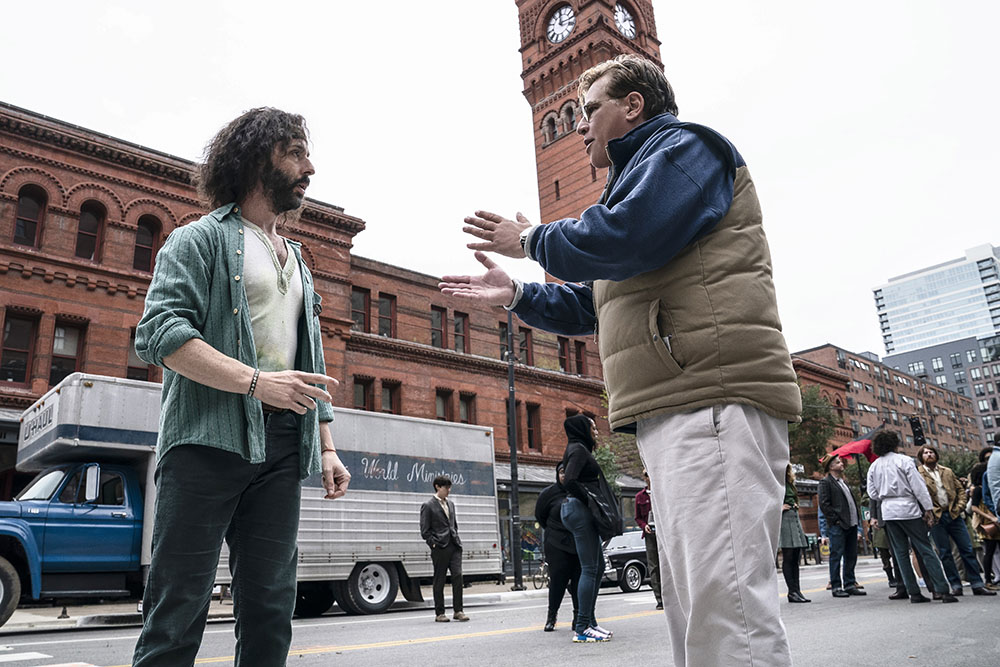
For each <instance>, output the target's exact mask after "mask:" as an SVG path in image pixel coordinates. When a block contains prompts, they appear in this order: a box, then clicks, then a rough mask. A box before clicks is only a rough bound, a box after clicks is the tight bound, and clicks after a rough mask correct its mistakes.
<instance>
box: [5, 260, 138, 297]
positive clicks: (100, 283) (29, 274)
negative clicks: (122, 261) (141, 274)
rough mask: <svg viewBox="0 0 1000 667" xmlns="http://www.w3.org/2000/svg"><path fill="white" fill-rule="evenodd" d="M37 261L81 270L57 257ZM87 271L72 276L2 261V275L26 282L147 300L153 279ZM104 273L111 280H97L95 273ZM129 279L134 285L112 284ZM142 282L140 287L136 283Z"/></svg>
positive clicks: (96, 268)
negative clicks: (38, 280) (60, 284)
mask: <svg viewBox="0 0 1000 667" xmlns="http://www.w3.org/2000/svg"><path fill="white" fill-rule="evenodd" d="M5 252H6V253H9V254H15V255H22V256H23V255H27V256H29V257H32V256H33V253H23V252H19V251H12V250H11V249H10V248H5ZM37 259H42V260H44V261H45V262H48V263H51V264H56V265H58V266H62V267H66V268H67V269H72V270H73V271H74V272H76V271H79V270H80V267H79V266H77V265H76V264H74V263H72V262H69V261H66V260H65V259H62V258H55V257H51V256H48V255H45V256H41V257H38V258H37ZM87 270H88V271H89V272H91V275H79V274H78V275H70V273H68V272H66V271H58V270H55V271H54V270H53V269H52V267H45V266H30V265H28V264H24V263H20V262H16V261H11V260H9V259H0V275H3V274H7V273H9V272H15V273H20V274H21V277H22V278H24V279H25V280H28V279H31V278H41V279H42V280H44V281H45V282H47V283H51V282H54V281H56V280H61V281H63V282H64V283H66V287H75V286H76V285H77V284H81V285H84V286H85V287H86V288H87V289H88V290H95V289H102V290H105V291H106V292H107V293H108V294H116V293H118V292H123V293H125V294H126V295H127V296H128V297H129V298H130V299H134V298H136V297H137V296H138V297H145V296H146V290H147V288H148V286H149V280H150V278H146V279H142V278H138V277H137V276H136V275H135V274H136V273H138V272H130V271H116V270H113V269H106V268H102V267H98V266H94V267H88V268H87ZM94 273H97V274H101V275H104V276H107V277H108V278H110V279H111V280H108V279H104V278H97V277H95V276H94V275H93V274H94ZM116 279H117V280H128V281H129V283H131V284H122V283H116V282H112V280H116ZM136 283H140V284H136Z"/></svg>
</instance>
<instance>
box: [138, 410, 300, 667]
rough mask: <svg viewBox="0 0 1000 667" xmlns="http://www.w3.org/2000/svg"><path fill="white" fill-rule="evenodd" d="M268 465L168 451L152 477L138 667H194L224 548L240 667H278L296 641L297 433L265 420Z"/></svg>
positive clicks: (292, 426) (275, 419) (286, 421)
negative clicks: (148, 555) (152, 509)
mask: <svg viewBox="0 0 1000 667" xmlns="http://www.w3.org/2000/svg"><path fill="white" fill-rule="evenodd" d="M266 417H268V419H266V420H265V428H266V430H267V438H266V442H267V459H266V461H265V462H264V463H260V464H253V465H251V464H250V463H248V462H247V461H246V460H245V459H243V458H242V457H241V456H239V455H238V454H233V453H231V452H224V451H222V450H220V449H215V448H214V447H205V446H202V445H183V446H179V447H175V448H173V449H171V450H170V451H169V452H167V453H166V455H165V456H164V457H163V459H162V460H161V461H160V463H159V466H158V467H157V470H156V490H157V496H156V523H155V524H154V528H153V554H152V563H151V565H150V570H149V581H148V582H147V584H146V594H145V598H144V599H143V628H142V634H141V635H140V636H139V641H138V643H137V644H136V647H135V656H134V658H133V665H134V666H135V667H160V666H162V667H183V666H185V665H193V664H194V661H195V656H196V655H197V653H198V648H199V646H200V645H201V637H202V634H203V633H204V630H205V620H206V618H207V616H208V609H209V605H210V604H211V595H212V587H213V585H214V583H215V574H216V569H217V568H218V564H219V554H220V552H221V549H222V540H223V539H225V540H226V543H227V544H228V545H229V570H230V572H231V573H232V577H233V584H232V591H233V614H234V616H235V617H236V661H235V665H236V666H237V667H239V666H240V665H242V666H243V667H250V666H251V665H252V666H253V667H258V666H259V667H282V666H283V665H284V664H285V660H286V658H287V657H288V647H289V645H290V643H291V640H292V611H293V610H294V608H295V564H296V556H297V549H296V535H297V533H298V525H299V500H300V482H299V429H298V421H297V418H296V416H295V415H294V414H293V413H291V412H286V413H278V414H274V415H266Z"/></svg>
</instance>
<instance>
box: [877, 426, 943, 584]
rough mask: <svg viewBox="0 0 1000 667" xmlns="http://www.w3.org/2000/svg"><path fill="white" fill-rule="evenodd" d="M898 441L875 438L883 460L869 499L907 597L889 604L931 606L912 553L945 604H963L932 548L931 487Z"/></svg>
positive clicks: (892, 435)
mask: <svg viewBox="0 0 1000 667" xmlns="http://www.w3.org/2000/svg"><path fill="white" fill-rule="evenodd" d="M899 444H900V440H899V435H897V434H896V432H895V431H879V433H878V434H877V435H876V436H875V437H874V438H872V451H873V452H874V453H875V456H877V457H878V458H877V459H875V461H874V462H873V463H872V464H871V467H869V468H868V497H869V500H870V507H871V516H872V519H871V524H872V526H873V527H878V526H882V527H883V528H885V531H886V533H888V535H889V545H890V546H891V547H892V553H893V554H895V556H896V564H897V565H898V566H899V573H900V576H901V578H902V579H903V585H904V586H905V591H904V590H902V589H898V588H897V590H896V592H895V593H893V594H892V595H890V596H889V599H890V600H905V599H906V596H907V595H909V597H910V602H913V603H920V602H930V598H928V597H925V596H924V595H923V593H921V592H920V586H919V585H918V583H917V577H916V575H915V574H914V573H913V566H911V565H910V548H911V547H912V548H913V551H914V553H916V554H917V557H918V558H919V559H920V561H921V562H922V563H923V568H924V569H925V570H926V574H925V576H926V577H927V578H928V580H929V581H928V583H929V584H930V586H931V589H932V591H933V592H934V593H935V598H936V599H937V598H939V599H941V601H942V602H946V603H947V602H958V598H956V597H955V596H954V595H952V594H951V592H950V589H949V588H948V580H947V579H945V575H944V569H942V567H941V562H940V561H939V560H938V557H937V554H935V553H934V550H933V548H932V547H931V540H930V536H929V535H928V533H927V530H928V528H930V526H933V525H934V501H932V500H931V495H930V493H929V492H928V490H927V484H925V483H924V480H923V478H922V477H921V476H920V473H919V472H918V471H917V466H916V464H915V463H914V462H913V459H911V458H910V457H909V456H906V455H905V454H900V453H899V451H898V450H899Z"/></svg>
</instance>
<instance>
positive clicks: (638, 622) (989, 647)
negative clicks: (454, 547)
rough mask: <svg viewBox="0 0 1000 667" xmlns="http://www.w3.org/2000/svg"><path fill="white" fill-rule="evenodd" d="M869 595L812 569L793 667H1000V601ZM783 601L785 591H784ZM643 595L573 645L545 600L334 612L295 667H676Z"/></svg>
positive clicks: (303, 645) (615, 608)
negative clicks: (831, 584) (455, 618)
mask: <svg viewBox="0 0 1000 667" xmlns="http://www.w3.org/2000/svg"><path fill="white" fill-rule="evenodd" d="M858 574H859V579H860V580H861V581H862V583H864V584H865V586H866V589H867V591H868V593H869V594H868V596H866V597H858V598H847V599H836V598H833V597H831V596H830V593H829V591H826V590H825V585H826V580H827V575H826V571H825V569H824V568H816V567H813V568H805V569H804V570H803V573H802V584H803V590H804V591H805V592H806V595H807V597H811V598H812V600H813V602H812V603H811V604H801V605H789V604H787V603H785V602H784V601H783V602H782V611H783V614H784V620H785V624H786V627H787V628H788V633H789V638H790V640H791V643H792V650H793V655H794V657H795V662H796V664H797V665H824V666H826V665H872V666H878V667H882V666H890V667H891V666H894V665H912V666H921V667H927V666H942V667H944V666H947V667H952V666H956V665H962V666H964V667H978V666H980V665H981V666H984V667H985V666H987V665H988V666H990V667H993V666H995V665H996V664H998V657H997V656H998V655H1000V633H998V632H997V631H996V628H997V625H998V620H1000V596H998V597H995V598H983V597H972V596H970V595H968V594H966V596H965V597H963V598H962V600H961V602H959V603H958V604H951V605H943V604H941V603H931V604H923V605H913V604H910V603H909V602H905V601H903V602H894V601H890V600H888V599H887V597H886V596H887V595H888V594H889V592H890V591H889V588H888V587H887V585H886V583H885V577H884V574H883V573H882V571H881V569H879V566H878V564H877V563H876V562H874V561H872V560H870V559H866V560H864V561H863V562H862V563H861V564H859V567H858ZM780 587H781V590H782V591H784V586H783V584H782V585H781V586H780ZM653 605H654V601H653V595H652V593H651V592H650V591H649V589H648V588H644V589H643V590H642V591H640V592H639V593H634V594H623V593H620V592H618V590H617V589H616V588H614V589H610V588H607V589H604V590H603V591H602V595H601V596H600V598H599V601H598V616H599V620H600V622H601V624H602V625H604V626H605V627H608V628H611V629H613V630H614V631H615V637H614V639H613V641H611V642H608V643H605V644H594V645H582V644H573V643H572V642H571V633H570V630H569V627H568V625H567V624H566V623H565V619H567V618H568V617H569V609H570V607H569V600H568V598H567V600H566V601H565V608H564V612H565V613H564V614H563V615H562V618H563V621H564V622H562V623H560V625H559V627H558V629H557V631H556V632H551V633H545V632H542V631H541V623H542V621H543V620H544V616H545V600H544V599H543V598H534V599H521V600H517V601H511V602H501V603H493V604H482V605H477V606H467V607H466V611H467V612H468V614H469V616H470V617H471V618H472V620H471V621H470V622H468V623H456V622H451V623H448V624H443V623H434V622H433V613H432V612H431V611H429V610H426V609H421V610H402V611H394V612H391V613H388V614H384V615H381V616H373V617H372V616H370V617H358V616H344V615H342V614H340V613H333V614H330V615H327V616H324V617H322V618H319V619H310V620H296V621H295V635H294V640H293V644H292V653H291V655H290V657H289V660H288V665H289V666H290V667H293V666H294V667H311V666H314V665H315V666H319V665H365V666H369V665H370V666H373V667H374V666H375V665H379V666H382V665H406V664H414V665H428V664H441V663H448V664H465V665H491V666H492V665H496V666H498V667H502V666H507V665H510V666H514V665H517V666H518V667H523V666H525V665H574V666H576V665H630V666H634V665H640V664H646V665H666V666H669V665H671V664H672V663H671V660H670V655H669V647H668V646H667V644H666V639H665V637H664V634H663V622H662V617H661V616H660V612H656V611H655V610H654V608H653ZM137 636H138V629H137V628H127V629H125V628H121V629H115V628H99V629H92V630H66V631H61V632H54V633H44V634H43V633H36V634H23V635H13V636H5V637H3V640H2V641H3V645H0V665H3V666H4V667H6V665H24V666H27V667H51V666H55V665H58V666H59V667H70V666H73V667H87V666H90V665H98V666H102V667H111V666H115V667H126V666H127V665H128V664H129V661H130V657H131V652H132V647H133V646H134V644H135V640H136V637H137ZM233 646H234V640H233V626H232V623H230V622H226V623H212V624H210V625H209V626H208V628H207V630H206V632H205V638H204V642H203V645H202V650H201V652H200V654H199V657H198V661H197V664H199V665H202V664H212V665H223V666H224V665H232V664H233V657H232V656H233Z"/></svg>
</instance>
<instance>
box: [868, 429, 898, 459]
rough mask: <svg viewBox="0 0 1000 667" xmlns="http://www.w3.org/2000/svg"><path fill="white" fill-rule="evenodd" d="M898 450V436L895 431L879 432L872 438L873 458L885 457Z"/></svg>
mask: <svg viewBox="0 0 1000 667" xmlns="http://www.w3.org/2000/svg"><path fill="white" fill-rule="evenodd" d="M898 448H899V435H897V434H896V432H895V431H879V432H878V433H877V434H876V435H875V437H874V438H872V452H873V453H874V454H875V456H885V455H886V454H888V453H889V452H894V451H896V450H897V449H898Z"/></svg>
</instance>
